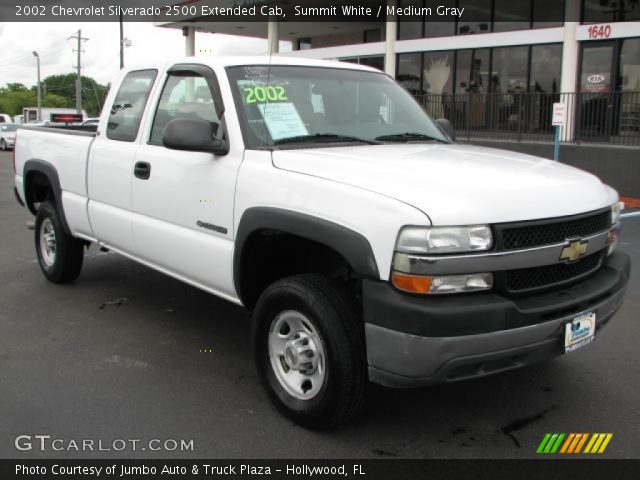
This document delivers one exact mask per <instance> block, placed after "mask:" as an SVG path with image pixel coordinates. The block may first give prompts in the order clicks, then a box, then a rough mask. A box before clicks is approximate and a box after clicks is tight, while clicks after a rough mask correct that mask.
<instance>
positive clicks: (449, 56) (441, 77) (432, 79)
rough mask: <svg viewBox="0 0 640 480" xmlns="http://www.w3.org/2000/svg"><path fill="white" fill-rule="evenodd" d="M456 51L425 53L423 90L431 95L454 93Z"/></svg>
mask: <svg viewBox="0 0 640 480" xmlns="http://www.w3.org/2000/svg"><path fill="white" fill-rule="evenodd" d="M454 60H455V53H454V52H426V53H425V54H424V60H423V61H424V69H423V70H424V71H423V74H424V83H423V90H424V91H425V92H426V93H428V94H430V95H442V94H450V93H453V73H454V70H453V67H454V63H455V62H454Z"/></svg>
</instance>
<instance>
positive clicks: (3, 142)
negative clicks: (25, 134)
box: [0, 123, 18, 150]
mask: <svg viewBox="0 0 640 480" xmlns="http://www.w3.org/2000/svg"><path fill="white" fill-rule="evenodd" d="M17 131H18V125H16V124H14V123H0V150H9V149H11V148H13V144H14V142H15V139H16V132H17Z"/></svg>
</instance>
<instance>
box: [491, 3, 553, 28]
mask: <svg viewBox="0 0 640 480" xmlns="http://www.w3.org/2000/svg"><path fill="white" fill-rule="evenodd" d="M556 1H557V0H556ZM531 13H532V8H531V0H517V1H514V0H494V12H493V31H494V32H507V31H510V30H526V29H528V28H529V27H531Z"/></svg>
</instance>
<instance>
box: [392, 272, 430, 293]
mask: <svg viewBox="0 0 640 480" xmlns="http://www.w3.org/2000/svg"><path fill="white" fill-rule="evenodd" d="M391 283H393V286H394V287H396V288H397V289H398V290H403V291H405V292H410V293H429V292H430V291H431V277H419V276H416V275H406V274H404V273H398V272H393V275H392V276H391Z"/></svg>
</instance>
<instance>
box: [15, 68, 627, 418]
mask: <svg viewBox="0 0 640 480" xmlns="http://www.w3.org/2000/svg"><path fill="white" fill-rule="evenodd" d="M112 85H113V88H112V89H111V90H110V93H109V95H108V97H107V100H106V105H107V108H105V109H104V111H103V113H102V115H101V117H100V122H99V128H98V131H99V132H100V134H99V135H97V134H96V133H95V132H86V131H82V130H80V129H79V127H67V128H65V129H52V128H42V127H26V128H21V129H20V130H19V131H18V136H17V143H16V152H15V172H16V173H15V189H16V193H17V196H18V198H19V201H20V202H22V203H23V204H25V205H26V206H27V208H28V209H29V210H30V211H31V212H32V213H33V214H34V215H35V216H36V222H35V246H36V253H37V257H38V263H39V266H40V268H41V270H42V273H43V274H44V276H45V277H46V278H47V279H48V280H50V281H51V282H54V283H63V282H72V281H74V280H75V279H76V278H77V277H78V275H79V274H80V271H81V269H82V263H83V255H84V250H85V247H86V246H88V245H90V244H97V245H99V246H101V247H104V248H108V249H111V250H113V251H115V252H118V253H121V254H123V255H125V256H127V257H128V258H131V259H133V260H135V261H137V262H140V263H141V264H143V265H146V266H149V267H151V268H154V269H157V270H159V271H161V272H163V273H165V274H167V275H170V276H172V277H175V278H177V279H179V280H181V281H183V282H186V283H188V284H190V285H193V286H195V287H197V288H201V289H203V290H205V291H207V292H210V293H211V294H213V295H217V296H219V297H220V298H223V299H225V300H228V301H230V302H233V303H235V304H239V305H242V306H244V307H245V308H246V309H248V310H250V311H251V312H253V328H252V341H253V346H252V347H251V346H250V345H249V344H248V343H247V345H243V348H244V349H245V351H243V352H242V354H246V353H248V352H249V351H251V350H252V351H253V355H254V358H255V362H256V367H257V371H258V373H259V376H260V378H261V380H262V382H263V384H264V386H265V388H266V390H267V393H268V394H269V396H270V398H271V399H272V400H273V402H274V403H275V404H276V406H277V407H278V408H279V409H280V410H281V411H282V412H283V413H284V414H285V415H287V416H289V417H290V418H292V419H293V420H294V421H296V422H298V423H300V424H301V425H305V426H309V427H314V428H325V427H329V426H332V425H337V424H340V423H343V422H345V421H347V420H349V419H350V418H352V417H353V416H354V415H355V414H356V413H357V412H358V411H359V410H360V409H361V406H362V404H363V400H364V398H365V392H366V390H367V389H366V384H367V381H372V382H376V383H379V384H382V385H385V386H390V387H409V386H421V385H430V384H434V383H441V382H453V381H458V380H465V379H473V378H480V377H483V376H485V375H490V374H495V373H499V372H504V371H506V370H511V369H515V368H518V367H522V366H524V365H529V364H532V363H534V362H538V361H542V360H545V359H548V358H550V357H553V356H555V355H559V354H562V353H570V352H572V351H574V350H575V349H577V348H578V347H582V346H585V345H587V344H589V343H590V342H591V341H592V340H593V339H594V338H595V336H596V335H600V334H601V329H602V327H604V326H605V325H608V324H609V323H610V321H611V318H612V317H613V315H614V313H615V312H616V311H617V310H618V308H619V307H620V305H621V304H622V301H623V298H624V295H625V291H626V287H627V283H628V280H629V271H630V270H629V269H630V260H629V257H628V256H627V255H626V254H625V253H622V252H619V251H617V250H616V245H617V240H618V231H619V225H620V221H619V220H620V209H621V205H620V203H619V198H618V194H617V193H616V192H615V191H614V190H613V189H612V188H610V187H608V186H606V185H604V184H603V183H602V182H601V181H600V180H599V179H598V178H597V177H595V176H594V175H591V174H589V173H587V172H583V171H581V170H578V169H575V168H572V167H570V166H567V165H563V164H560V163H558V162H554V161H550V160H546V159H542V158H537V157H532V156H528V155H523V154H519V153H515V152H508V151H501V150H495V149H490V148H483V147H478V146H473V145H461V144H458V143H456V142H455V139H454V138H453V137H454V134H453V132H452V131H451V130H449V129H448V128H447V127H448V124H447V123H446V122H439V123H438V122H436V121H434V120H433V119H432V118H431V117H430V116H429V115H428V114H427V113H426V112H425V111H424V110H423V109H422V108H421V107H420V105H419V104H418V103H416V101H415V100H414V99H413V98H412V97H411V95H410V94H409V93H408V92H407V91H406V90H405V89H404V88H403V87H402V86H401V85H400V84H398V83H397V82H396V81H394V80H393V79H392V78H391V77H389V76H388V75H386V74H384V73H382V72H380V71H378V70H375V69H372V68H369V67H366V66H363V65H354V64H347V63H339V62H326V61H316V60H307V59H291V58H286V57H276V58H273V59H272V60H270V61H269V60H267V59H266V58H264V57H229V58H225V57H215V58H211V59H204V58H198V57H196V58H193V57H191V58H185V59H182V60H178V61H175V62H170V63H167V64H164V65H151V64H149V65H147V66H146V67H142V68H141V67H137V68H134V69H128V70H127V69H125V70H123V71H122V72H121V73H120V75H119V77H118V78H116V79H115V80H114V81H113V82H112ZM446 131H449V132H450V134H447V133H445V132H446ZM149 295H153V292H149ZM211 314H212V315H215V312H211ZM589 360H590V358H589V357H583V361H582V362H583V363H584V368H583V369H582V370H581V371H578V372H576V375H582V376H584V377H585V378H584V381H589V378H588V374H585V371H587V372H588V363H589ZM585 369H586V370H585ZM470 388H473V386H471V387H470ZM501 401H503V402H508V401H509V399H508V397H504V398H502V399H501Z"/></svg>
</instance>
